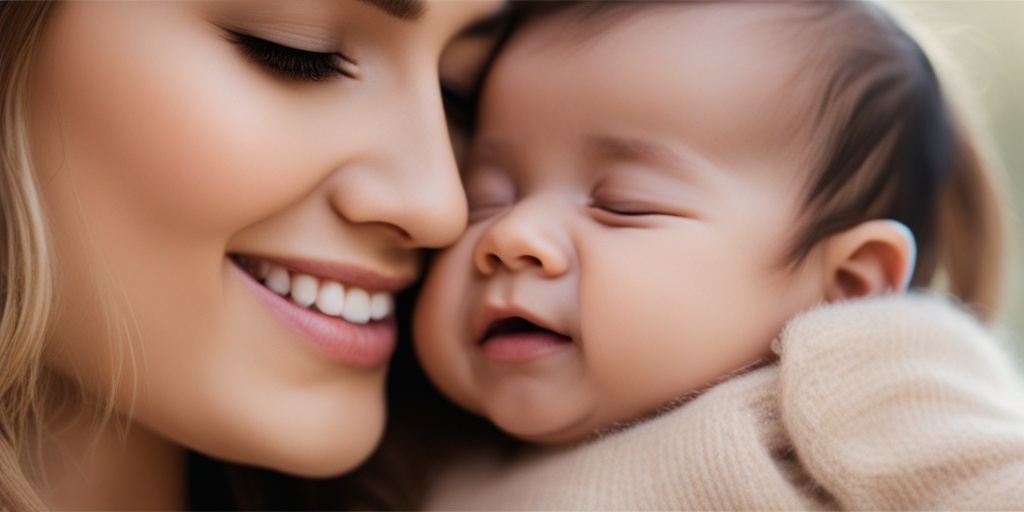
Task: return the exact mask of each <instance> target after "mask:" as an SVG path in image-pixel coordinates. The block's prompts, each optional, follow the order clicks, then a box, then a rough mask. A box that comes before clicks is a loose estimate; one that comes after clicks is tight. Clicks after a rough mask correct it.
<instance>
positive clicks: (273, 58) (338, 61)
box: [228, 31, 358, 82]
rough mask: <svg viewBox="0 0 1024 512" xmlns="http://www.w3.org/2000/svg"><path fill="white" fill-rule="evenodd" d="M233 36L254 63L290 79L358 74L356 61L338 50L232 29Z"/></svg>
mask: <svg viewBox="0 0 1024 512" xmlns="http://www.w3.org/2000/svg"><path fill="white" fill-rule="evenodd" d="M228 33H229V34H230V40H231V42H232V43H234V44H235V45H237V46H238V47H239V48H240V49H241V51H242V53H243V54H244V55H245V57H246V58H248V59H249V60H250V61H252V62H253V63H255V64H257V65H259V66H261V67H263V68H265V69H267V70H269V71H271V72H273V73H275V74H277V75H280V76H282V77H284V78H287V79H289V80H295V81H299V82H320V81H323V80H327V79H330V78H332V77H335V76H339V75H340V76H344V77H347V78H357V76H358V75H357V73H356V69H355V64H354V63H353V62H352V61H351V60H350V59H349V58H347V57H346V56H344V55H342V54H341V53H338V52H315V51H309V50H300V49H298V48H293V47H291V46H285V45H283V44H278V43H275V42H273V41H268V40H266V39H261V38H259V37H255V36H251V35H248V34H243V33H241V32H235V31H229V32H228Z"/></svg>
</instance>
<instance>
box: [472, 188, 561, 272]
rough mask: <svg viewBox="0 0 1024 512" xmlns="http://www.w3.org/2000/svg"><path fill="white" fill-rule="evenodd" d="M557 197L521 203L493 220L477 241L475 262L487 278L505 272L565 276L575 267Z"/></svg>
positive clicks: (528, 199) (540, 198)
mask: <svg viewBox="0 0 1024 512" xmlns="http://www.w3.org/2000/svg"><path fill="white" fill-rule="evenodd" d="M556 202H557V198H555V197H532V198H525V199H522V200H520V201H519V202H518V203H516V204H515V206H513V207H512V209H511V210H509V211H508V212H506V213H505V214H504V215H503V216H502V217H501V218H499V219H497V220H495V221H493V223H492V224H491V225H490V226H488V227H487V228H486V231H485V232H484V234H483V235H482V236H481V238H480V240H479V241H478V242H477V245H476V248H475V251H474V254H473V263H474V264H475V265H476V268H477V270H478V271H479V272H481V273H482V274H484V275H488V276H489V275H493V274H494V273H496V272H500V271H501V270H508V271H512V272H524V271H539V272H540V273H541V274H542V275H543V276H544V277H558V276H561V275H563V274H565V273H566V272H567V271H568V270H569V267H570V265H571V241H570V240H569V237H568V234H567V232H566V231H565V228H564V222H566V215H565V213H564V212H559V211H557V210H558V208H557V206H555V203H556Z"/></svg>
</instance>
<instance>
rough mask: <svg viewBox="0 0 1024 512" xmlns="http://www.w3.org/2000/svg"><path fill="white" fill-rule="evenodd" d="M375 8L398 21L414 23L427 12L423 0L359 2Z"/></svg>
mask: <svg viewBox="0 0 1024 512" xmlns="http://www.w3.org/2000/svg"><path fill="white" fill-rule="evenodd" d="M360 1H361V2H364V3H367V4H369V5H372V6H373V7H376V8H378V9H380V10H382V11H384V12H386V13H388V14H390V15H391V16H394V17H396V18H398V19H400V20H406V21H415V20H418V19H420V18H421V17H422V16H423V13H425V12H427V4H426V2H424V1H423V0H360Z"/></svg>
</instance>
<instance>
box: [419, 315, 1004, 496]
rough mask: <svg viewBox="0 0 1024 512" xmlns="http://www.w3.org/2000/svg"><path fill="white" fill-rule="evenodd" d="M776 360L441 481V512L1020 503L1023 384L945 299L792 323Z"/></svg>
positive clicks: (480, 461)
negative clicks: (564, 440)
mask: <svg viewBox="0 0 1024 512" xmlns="http://www.w3.org/2000/svg"><path fill="white" fill-rule="evenodd" d="M774 348H775V350H776V352H777V353H778V355H779V356H780V359H779V362H778V364H772V365H770V366H767V367H763V368H760V369H757V370H754V371H752V372H750V373H746V374H743V375H741V376H738V377H735V378H733V379H731V380H728V381H726V382H724V383H722V384H720V385H718V386H715V387H714V388H712V389H711V390H709V391H707V392H706V393H704V394H702V395H701V396H699V397H698V398H696V399H694V400H693V401H691V402H689V403H687V404H686V405H684V406H682V407H680V408H678V409H675V410H673V411H671V412H668V413H666V414H663V415H661V416H658V417H656V418H654V419H651V420H649V421H645V422H642V423H640V424H638V425H636V426H634V427H631V428H629V429H627V430H625V431H621V432H618V433H615V434H610V435H607V436H603V437H600V438H598V439H595V440H590V441H587V442H584V443H580V444H577V445H574V446H568V447H558V448H544V447H536V448H532V449H531V450H529V451H528V452H527V453H524V454H522V455H521V456H518V457H517V458H515V459H514V460H504V461H499V460H498V459H497V458H496V457H486V456H483V455H481V454H477V456H475V457H473V458H472V459H471V460H463V461H461V462H460V463H459V464H457V465H455V466H453V469H452V470H450V471H447V472H444V473H443V476H442V477H441V478H440V479H439V480H438V482H437V485H436V486H435V487H434V488H433V493H432V495H431V500H430V502H429V503H428V505H429V508H432V509H444V510H454V509H475V510H499V509H506V510H507V509H518V510H537V509H559V510H599V509H605V510H609V509H618V510H641V509H647V510H651V509H660V510H667V509H703V510H707V509H730V510H737V509H790V510H792V509H871V510H887V509H932V510H934V509H985V510H997V509H998V510H1003V509H1018V510H1020V509H1024V385H1022V383H1021V380H1020V377H1019V376H1018V375H1017V373H1016V370H1015V365H1014V364H1013V362H1012V360H1011V358H1010V357H1009V356H1008V354H1007V353H1006V352H1005V351H1003V350H1002V349H1001V347H1000V346H999V345H998V344H997V343H996V342H995V341H994V339H993V336H992V335H991V334H990V333H989V332H987V331H986V330H985V329H984V328H982V327H981V326H980V325H979V324H978V323H976V322H975V321H974V320H973V319H972V318H971V317H970V316H969V315H967V314H966V313H964V312H962V311H961V310H959V309H958V308H957V307H955V306H952V305H950V304H948V303H946V302H945V301H943V300H939V299H935V298H929V297H924V296H902V297H885V298H880V299H870V300H861V301H854V302H847V303H843V304H836V305H828V306H823V307H820V308H817V309H815V310H812V311H810V312H807V313H805V314H803V315H800V316H798V317H796V318H795V319H794V320H792V321H791V322H790V323H789V325H788V326H787V327H786V329H785V330H784V331H783V333H782V335H781V336H780V338H779V339H778V340H777V341H776V344H775V347H774Z"/></svg>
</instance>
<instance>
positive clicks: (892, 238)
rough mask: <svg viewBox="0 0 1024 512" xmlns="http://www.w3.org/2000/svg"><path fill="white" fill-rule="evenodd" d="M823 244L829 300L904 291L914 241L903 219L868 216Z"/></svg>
mask: <svg viewBox="0 0 1024 512" xmlns="http://www.w3.org/2000/svg"><path fill="white" fill-rule="evenodd" d="M825 244H826V245H825V265H826V266H825V272H826V274H825V281H826V286H825V292H826V299H827V300H828V301H829V302H831V301H836V300H841V299H854V298H858V297H869V296H872V295H883V294H886V293H892V292H894V291H898V292H903V291H906V289H907V286H908V284H909V283H910V277H911V276H912V275H913V273H914V261H915V259H916V258H917V243H916V242H915V241H914V235H913V233H911V232H910V229H908V228H907V227H906V226H905V225H904V224H903V223H901V222H897V221H894V220H888V219H884V220H869V221H866V222H862V223H860V224H858V225H856V226H854V227H852V228H850V229H848V230H846V231H843V232H842V233H839V234H836V235H833V236H832V237H830V238H829V239H828V240H826V242H825Z"/></svg>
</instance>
